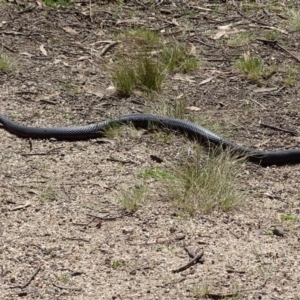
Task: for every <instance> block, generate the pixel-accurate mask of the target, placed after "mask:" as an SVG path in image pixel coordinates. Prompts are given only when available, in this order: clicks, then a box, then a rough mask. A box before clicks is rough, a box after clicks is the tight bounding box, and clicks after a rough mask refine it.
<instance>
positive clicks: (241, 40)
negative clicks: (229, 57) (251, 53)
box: [227, 32, 254, 47]
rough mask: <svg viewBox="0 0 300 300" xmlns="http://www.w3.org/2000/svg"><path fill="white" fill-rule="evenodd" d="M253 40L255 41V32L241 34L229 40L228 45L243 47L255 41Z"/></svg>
mask: <svg viewBox="0 0 300 300" xmlns="http://www.w3.org/2000/svg"><path fill="white" fill-rule="evenodd" d="M253 39H254V33H253V32H241V33H239V34H236V35H234V36H232V37H231V38H230V39H228V41H227V44H228V46H231V47H235V46H242V45H245V44H249V43H250V42H252V41H253Z"/></svg>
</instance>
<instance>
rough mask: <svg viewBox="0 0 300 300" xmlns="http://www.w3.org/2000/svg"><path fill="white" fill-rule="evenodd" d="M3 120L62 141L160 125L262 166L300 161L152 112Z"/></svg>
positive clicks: (26, 133) (297, 155) (289, 153)
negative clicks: (49, 121)
mask: <svg viewBox="0 0 300 300" xmlns="http://www.w3.org/2000/svg"><path fill="white" fill-rule="evenodd" d="M0 123H1V124H2V125H3V126H4V127H5V128H6V129H7V130H8V131H10V132H11V133H13V134H15V135H17V136H21V137H28V138H42V139H43V138H44V139H47V138H56V139H60V140H79V139H87V138H92V137H96V136H99V135H100V134H101V132H102V133H103V132H104V131H105V130H107V129H108V128H109V127H110V126H112V125H113V124H121V125H122V124H132V125H133V126H134V127H137V128H146V129H147V128H149V126H151V125H154V126H159V127H163V128H167V129H171V130H175V131H179V132H181V133H184V134H186V135H188V136H189V137H190V138H193V139H195V140H197V141H199V142H202V143H206V144H209V145H214V146H218V147H222V148H223V149H230V150H232V151H233V152H234V153H237V154H240V155H243V156H245V157H247V159H248V160H250V161H251V162H254V163H258V164H261V165H273V164H274V165H275V164H288V163H300V149H289V150H276V151H260V150H255V149H251V148H246V147H243V146H240V145H237V144H235V143H232V142H230V141H228V140H226V139H224V138H222V137H220V136H218V135H216V134H215V133H213V132H212V131H210V130H208V129H206V128H205V127H202V126H200V125H197V124H195V123H192V122H190V121H186V120H181V119H175V118H170V117H162V116H157V115H150V114H131V115H125V116H121V117H117V118H114V119H110V120H105V121H102V122H99V123H94V124H90V125H86V126H76V127H46V128H42V127H27V126H23V125H20V124H17V123H15V122H13V121H12V120H10V119H9V118H7V117H6V116H4V115H1V114H0Z"/></svg>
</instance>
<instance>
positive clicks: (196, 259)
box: [172, 250, 204, 273]
mask: <svg viewBox="0 0 300 300" xmlns="http://www.w3.org/2000/svg"><path fill="white" fill-rule="evenodd" d="M203 254H204V251H202V250H201V251H200V252H199V253H198V254H197V255H196V256H194V258H193V259H191V260H190V261H189V262H188V263H187V264H185V265H182V266H181V267H179V268H178V269H175V270H173V271H172V272H173V273H178V272H182V271H184V270H186V269H188V268H189V267H191V266H192V265H194V264H195V263H197V262H198V260H199V259H200V258H201V257H202V256H203Z"/></svg>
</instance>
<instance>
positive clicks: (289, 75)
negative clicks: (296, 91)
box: [282, 65, 300, 86]
mask: <svg viewBox="0 0 300 300" xmlns="http://www.w3.org/2000/svg"><path fill="white" fill-rule="evenodd" d="M299 75H300V67H299V66H294V65H291V66H288V67H287V72H286V74H285V75H284V76H283V78H282V82H283V84H284V85H286V86H292V85H293V84H294V83H295V81H296V80H297V79H299Z"/></svg>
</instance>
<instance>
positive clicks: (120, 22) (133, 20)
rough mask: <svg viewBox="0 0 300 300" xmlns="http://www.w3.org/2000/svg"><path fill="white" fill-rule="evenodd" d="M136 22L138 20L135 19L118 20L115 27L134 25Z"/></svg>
mask: <svg viewBox="0 0 300 300" xmlns="http://www.w3.org/2000/svg"><path fill="white" fill-rule="evenodd" d="M138 21H139V20H138V19H136V18H135V19H125V20H118V21H117V23H116V24H117V25H118V24H134V23H136V24H137V23H138Z"/></svg>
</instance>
